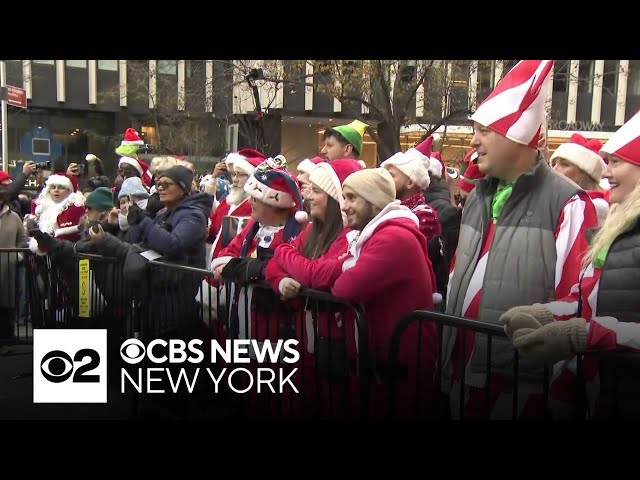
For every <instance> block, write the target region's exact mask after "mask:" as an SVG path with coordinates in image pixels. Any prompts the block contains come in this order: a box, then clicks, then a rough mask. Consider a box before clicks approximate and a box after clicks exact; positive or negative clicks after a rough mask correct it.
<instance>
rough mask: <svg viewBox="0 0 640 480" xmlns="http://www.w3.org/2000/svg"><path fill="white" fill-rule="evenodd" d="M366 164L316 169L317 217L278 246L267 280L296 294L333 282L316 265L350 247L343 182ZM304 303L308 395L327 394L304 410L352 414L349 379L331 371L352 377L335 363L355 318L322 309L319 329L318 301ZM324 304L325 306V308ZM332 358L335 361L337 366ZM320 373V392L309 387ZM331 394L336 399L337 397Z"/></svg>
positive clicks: (312, 183) (312, 184) (301, 330)
mask: <svg viewBox="0 0 640 480" xmlns="http://www.w3.org/2000/svg"><path fill="white" fill-rule="evenodd" d="M361 169H362V166H361V165H360V164H359V163H358V162H357V161H356V160H353V159H337V160H331V161H328V162H324V161H323V162H321V163H320V162H318V163H317V164H315V165H314V167H313V168H312V169H311V171H310V174H309V191H310V193H309V194H308V196H307V201H308V202H309V211H310V215H311V219H312V222H311V223H309V224H308V225H307V227H306V228H305V229H304V230H303V231H302V232H301V233H300V235H299V236H298V237H297V238H296V239H295V240H293V241H292V242H291V243H290V244H281V245H279V246H278V247H277V248H276V250H275V253H274V256H273V259H272V260H271V261H270V262H269V263H268V264H267V268H266V271H265V277H266V279H267V281H268V282H269V283H270V284H271V286H272V287H273V289H274V290H275V291H276V292H279V293H280V294H281V295H282V296H283V297H285V298H288V299H292V298H294V297H296V296H297V295H298V293H299V292H300V288H301V287H309V288H317V289H324V290H328V289H329V288H330V287H331V285H330V284H326V283H323V275H321V274H319V273H318V272H317V271H316V268H315V267H316V266H317V265H320V264H321V262H320V259H324V258H331V259H337V258H338V257H340V256H341V255H343V254H344V253H345V252H346V251H347V247H348V244H347V239H346V234H347V233H348V232H349V231H350V229H348V228H346V229H345V225H346V222H345V220H346V219H345V217H344V216H343V215H342V212H341V207H342V205H343V202H344V199H343V197H342V182H343V181H344V180H345V179H346V178H347V177H348V176H349V175H350V174H351V173H353V172H357V171H358V170H361ZM303 307H304V308H305V310H306V314H305V316H304V318H303V320H304V325H302V324H299V323H298V322H301V320H298V321H297V322H296V330H297V331H298V340H299V341H300V342H301V344H302V345H304V350H303V352H304V353H303V354H304V355H305V359H304V364H303V365H304V367H305V368H304V370H303V371H301V372H300V374H301V375H303V376H304V385H305V397H306V398H307V399H308V400H312V401H318V400H319V399H322V401H321V402H320V405H313V404H311V403H307V404H305V407H304V408H303V410H304V411H306V412H315V411H316V407H318V408H323V409H328V410H331V411H332V416H334V415H335V413H336V412H342V413H347V415H348V412H346V404H347V401H346V399H347V397H346V396H345V395H346V393H347V392H348V390H344V389H343V388H342V387H344V386H345V383H344V382H340V381H338V382H337V383H336V382H330V381H328V380H327V376H328V375H330V374H331V375H332V374H337V375H338V376H339V377H340V378H341V379H342V380H346V378H347V377H345V376H344V372H336V371H335V368H336V367H335V366H336V364H338V365H340V359H341V358H342V359H344V354H345V352H346V344H345V340H344V338H345V336H346V335H345V334H344V332H345V331H347V329H348V328H351V330H349V331H350V332H353V318H352V317H351V316H350V315H346V317H345V321H342V318H341V317H336V316H335V315H334V314H333V313H332V312H323V311H320V312H318V318H317V323H316V325H317V332H314V328H313V322H312V317H311V310H312V305H311V303H310V302H308V303H307V304H306V305H304V306H303ZM321 307H322V306H321V305H319V308H320V309H321ZM299 318H300V317H299ZM330 323H331V324H330ZM348 325H349V326H348ZM315 338H317V339H318V343H317V345H316V344H315V342H314V339H315ZM316 352H317V354H316ZM329 359H331V360H332V364H333V368H332V366H331V365H330V363H329ZM316 364H317V365H316ZM316 367H317V368H316ZM316 372H318V373H319V375H320V380H319V381H320V389H321V392H322V393H318V394H316V395H314V394H312V392H311V391H310V390H309V388H313V387H312V386H313V385H315V384H316V382H315V381H314V377H315V375H316ZM340 373H342V376H340ZM300 383H301V381H298V384H300ZM329 392H331V394H330V395H329ZM329 398H331V399H332V400H331V402H329Z"/></svg>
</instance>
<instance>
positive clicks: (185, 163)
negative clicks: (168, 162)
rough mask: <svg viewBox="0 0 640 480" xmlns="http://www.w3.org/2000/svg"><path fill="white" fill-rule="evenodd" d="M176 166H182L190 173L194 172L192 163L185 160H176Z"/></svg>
mask: <svg viewBox="0 0 640 480" xmlns="http://www.w3.org/2000/svg"><path fill="white" fill-rule="evenodd" d="M177 162H178V163H177V165H182V166H183V167H186V168H188V169H189V170H191V171H192V172H195V169H194V167H193V163H191V162H188V161H186V160H177Z"/></svg>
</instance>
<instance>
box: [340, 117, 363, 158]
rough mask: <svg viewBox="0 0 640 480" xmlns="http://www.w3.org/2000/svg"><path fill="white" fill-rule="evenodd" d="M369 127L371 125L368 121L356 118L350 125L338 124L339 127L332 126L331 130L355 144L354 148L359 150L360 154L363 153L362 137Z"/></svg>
mask: <svg viewBox="0 0 640 480" xmlns="http://www.w3.org/2000/svg"><path fill="white" fill-rule="evenodd" d="M367 128H369V125H367V124H366V123H364V122H361V121H360V120H354V121H353V122H351V123H350V124H348V125H338V126H337V127H333V128H331V130H333V131H335V132H338V133H339V134H340V135H342V136H343V137H344V139H345V140H346V141H347V142H349V143H350V144H351V145H353V149H354V150H355V151H356V152H358V154H361V153H362V138H363V137H364V132H365V131H366V130H367Z"/></svg>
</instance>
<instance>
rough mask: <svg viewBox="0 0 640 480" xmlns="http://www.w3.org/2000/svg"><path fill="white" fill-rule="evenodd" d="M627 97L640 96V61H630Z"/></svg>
mask: <svg viewBox="0 0 640 480" xmlns="http://www.w3.org/2000/svg"><path fill="white" fill-rule="evenodd" d="M627 95H640V60H629V77H628V78H627Z"/></svg>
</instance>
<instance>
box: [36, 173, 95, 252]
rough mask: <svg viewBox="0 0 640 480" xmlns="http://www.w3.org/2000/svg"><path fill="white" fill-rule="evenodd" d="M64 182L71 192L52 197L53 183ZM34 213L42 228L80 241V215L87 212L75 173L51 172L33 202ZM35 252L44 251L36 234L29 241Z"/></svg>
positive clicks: (52, 234)
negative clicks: (64, 195)
mask: <svg viewBox="0 0 640 480" xmlns="http://www.w3.org/2000/svg"><path fill="white" fill-rule="evenodd" d="M52 185H61V186H63V187H65V188H67V189H68V190H69V191H70V192H71V193H70V194H69V196H68V197H67V198H65V199H64V200H62V201H60V202H55V201H54V200H53V198H51V192H50V190H51V186H52ZM31 208H32V210H31V213H32V214H33V215H35V220H36V223H37V224H38V228H39V229H40V231H42V232H45V233H48V234H49V235H51V236H52V237H55V238H58V239H60V240H69V241H71V242H77V241H78V240H80V227H79V225H78V223H79V221H80V218H81V217H82V216H83V215H84V213H85V208H84V195H82V193H81V192H78V181H77V180H76V177H75V176H74V175H68V174H67V173H63V172H55V173H53V174H52V175H50V176H49V178H48V179H47V182H46V184H45V187H44V188H43V189H42V192H40V195H39V196H38V198H37V199H36V200H35V201H34V202H33V203H32V204H31ZM29 248H30V249H31V251H33V252H34V253H41V252H40V251H39V250H38V244H37V242H36V241H35V239H34V238H31V239H30V241H29Z"/></svg>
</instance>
